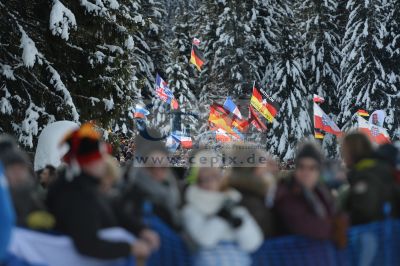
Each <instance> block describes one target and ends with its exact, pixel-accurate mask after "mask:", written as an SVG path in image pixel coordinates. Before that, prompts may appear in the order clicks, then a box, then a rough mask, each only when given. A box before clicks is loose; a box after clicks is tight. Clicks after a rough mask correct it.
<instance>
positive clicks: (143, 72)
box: [0, 0, 400, 159]
mask: <svg viewBox="0 0 400 266" xmlns="http://www.w3.org/2000/svg"><path fill="white" fill-rule="evenodd" d="M193 37H197V38H199V39H200V40H201V41H202V42H201V45H200V49H201V50H202V51H203V52H204V56H205V58H206V60H207V63H206V64H205V66H204V69H203V71H201V72H199V71H198V70H197V69H195V67H193V66H192V65H190V64H189V58H190V51H191V45H192V44H191V42H192V38H193ZM399 65H400V1H397V0H348V1H345V0H301V1H298V0H295V1H293V0H279V1H277V0H252V1H249V0H203V1H200V0H186V1H185V0H164V1H162V0H159V1H156V0H148V1H146V0H0V132H9V133H11V134H13V135H16V136H17V137H18V139H19V141H20V143H21V144H22V145H24V146H26V148H28V149H29V148H32V147H34V145H35V141H36V139H37V136H38V134H39V133H40V131H41V129H42V128H43V127H44V126H45V125H46V124H48V123H51V122H52V121H56V120H64V119H65V120H72V121H77V122H78V121H79V122H84V121H89V120H94V121H96V123H97V124H98V125H99V126H100V127H102V128H104V129H109V128H113V129H115V128H119V129H120V130H121V129H122V130H123V131H124V133H125V132H127V134H129V131H131V132H134V131H135V128H134V123H133V120H132V119H131V118H130V112H131V111H130V110H131V109H130V108H132V107H133V106H134V105H135V104H136V103H146V104H147V103H148V102H151V103H152V107H151V108H152V110H150V111H151V115H150V116H149V123H150V124H151V125H152V126H154V127H156V128H158V129H159V130H160V131H162V132H163V133H166V132H168V131H170V130H171V123H170V120H171V115H170V113H169V112H170V110H169V107H168V106H166V105H165V104H163V103H162V102H160V101H159V100H158V99H157V97H156V96H154V82H155V80H154V79H155V76H156V73H159V74H160V75H161V76H163V77H164V78H165V79H166V80H167V81H168V82H169V84H170V87H171V89H172V90H174V94H175V97H176V98H177V99H178V102H179V104H180V110H181V111H182V112H192V113H196V114H198V116H199V119H200V120H201V119H206V118H207V115H208V108H209V106H210V104H211V103H212V102H213V101H217V102H220V103H221V102H222V101H223V99H224V97H226V96H232V97H233V98H234V99H235V101H237V102H238V104H239V107H240V109H241V110H242V112H243V114H244V115H245V116H247V112H248V110H247V106H246V104H244V103H245V102H246V101H248V99H249V98H250V96H251V90H252V86H253V82H254V81H256V84H257V86H258V87H262V88H264V89H265V90H266V91H268V92H269V93H270V94H271V96H272V97H273V98H275V99H276V100H277V101H278V102H279V103H280V106H281V109H280V111H279V113H278V115H277V117H276V122H275V123H273V124H268V131H267V132H266V133H256V132H254V134H253V135H255V136H256V137H255V138H256V139H258V140H259V141H263V143H266V147H267V149H268V150H269V151H270V152H272V153H273V154H275V155H278V156H280V157H281V158H283V159H290V158H292V157H293V151H294V149H295V146H296V144H297V142H298V140H299V139H301V138H303V137H307V136H310V135H313V125H312V95H313V94H314V93H316V94H319V95H320V96H323V97H324V98H325V99H326V102H325V103H324V104H323V105H322V108H323V109H324V111H325V112H326V113H329V114H330V115H331V116H332V117H333V118H334V119H335V121H336V122H337V124H338V125H339V127H344V128H348V127H350V125H351V123H352V117H353V114H354V113H355V112H356V111H357V110H358V109H365V110H367V111H369V112H372V111H374V110H376V109H383V110H385V112H386V113H387V118H386V121H385V127H386V128H387V129H388V131H389V133H390V135H391V137H392V138H393V139H399V138H400V114H399V112H400V111H399V109H400V108H399V107H400V67H399ZM182 122H183V124H184V125H185V127H187V128H188V130H190V132H191V134H192V135H193V136H196V135H199V134H201V133H203V132H205V131H207V127H206V123H204V122H199V121H198V120H197V119H195V118H194V117H192V116H185V117H183V118H182ZM335 143H336V141H335V139H334V137H332V136H326V137H325V139H324V143H323V144H324V146H325V147H326V151H327V152H328V153H329V155H331V156H334V155H335V153H336V144H335Z"/></svg>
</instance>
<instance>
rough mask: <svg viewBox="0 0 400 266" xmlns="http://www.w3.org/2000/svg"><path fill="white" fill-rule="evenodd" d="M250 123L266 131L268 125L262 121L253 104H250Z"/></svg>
mask: <svg viewBox="0 0 400 266" xmlns="http://www.w3.org/2000/svg"><path fill="white" fill-rule="evenodd" d="M248 123H251V124H252V125H253V126H254V127H255V128H257V130H259V131H266V130H267V126H266V125H265V124H264V123H263V122H262V121H261V119H260V118H259V117H258V115H257V112H256V110H254V108H253V106H251V105H250V106H249V119H248Z"/></svg>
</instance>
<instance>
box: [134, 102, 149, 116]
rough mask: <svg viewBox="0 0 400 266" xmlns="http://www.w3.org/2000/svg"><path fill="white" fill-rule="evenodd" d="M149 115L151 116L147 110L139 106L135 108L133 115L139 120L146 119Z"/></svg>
mask: <svg viewBox="0 0 400 266" xmlns="http://www.w3.org/2000/svg"><path fill="white" fill-rule="evenodd" d="M149 114H150V112H149V111H148V110H147V109H146V108H144V107H143V106H141V105H139V104H137V105H136V106H135V112H134V114H133V117H134V118H139V119H144V118H146V116H147V115H149Z"/></svg>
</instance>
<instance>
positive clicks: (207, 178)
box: [188, 150, 223, 191]
mask: <svg viewBox="0 0 400 266" xmlns="http://www.w3.org/2000/svg"><path fill="white" fill-rule="evenodd" d="M190 163H191V168H190V172H189V175H188V181H189V182H190V183H192V184H196V185H197V186H198V187H200V188H202V189H204V190H209V191H220V190H221V188H222V184H223V175H222V169H221V160H220V157H219V156H218V155H217V154H216V153H214V152H212V151H209V150H201V151H199V152H197V153H196V155H195V156H194V157H192V158H190Z"/></svg>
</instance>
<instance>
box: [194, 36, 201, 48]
mask: <svg viewBox="0 0 400 266" xmlns="http://www.w3.org/2000/svg"><path fill="white" fill-rule="evenodd" d="M200 43H201V41H200V40H199V39H197V38H193V41H192V44H193V45H196V46H199V45H200Z"/></svg>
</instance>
